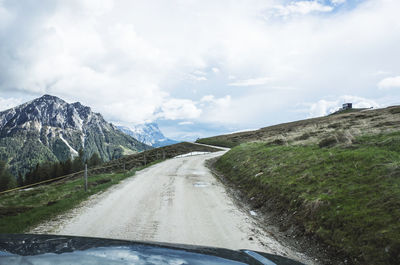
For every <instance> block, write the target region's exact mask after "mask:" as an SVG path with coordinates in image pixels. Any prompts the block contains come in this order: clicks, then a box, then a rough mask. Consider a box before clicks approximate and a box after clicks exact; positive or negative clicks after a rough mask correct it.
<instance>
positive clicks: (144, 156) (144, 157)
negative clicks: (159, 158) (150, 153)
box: [143, 154, 146, 165]
mask: <svg viewBox="0 0 400 265" xmlns="http://www.w3.org/2000/svg"><path fill="white" fill-rule="evenodd" d="M143 160H144V165H146V155H145V154H143Z"/></svg>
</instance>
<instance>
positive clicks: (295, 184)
mask: <svg viewBox="0 0 400 265" xmlns="http://www.w3.org/2000/svg"><path fill="white" fill-rule="evenodd" d="M216 168H217V170H219V171H220V172H222V173H223V174H224V175H225V176H226V177H227V178H228V179H229V180H231V181H232V182H233V183H234V184H236V185H237V186H238V187H239V188H240V189H241V190H243V191H244V193H245V194H246V195H247V196H248V197H249V198H251V197H253V200H255V201H256V202H258V206H259V207H262V206H264V205H266V203H267V201H269V202H270V203H273V204H274V205H275V209H276V210H277V211H278V212H279V211H281V212H289V213H291V214H293V216H294V220H295V222H296V223H297V224H300V226H302V227H303V228H304V233H305V234H311V235H317V236H318V237H319V238H320V239H321V240H322V241H324V242H325V243H326V244H329V245H331V246H333V247H335V248H336V249H338V250H340V251H341V252H342V253H344V254H346V255H349V256H350V257H352V258H353V260H358V262H361V264H363V262H364V263H365V262H367V263H368V264H395V263H396V262H398V260H399V259H400V257H399V253H400V133H391V134H381V135H369V136H363V137H360V138H358V139H356V141H355V143H354V144H353V145H352V146H350V147H338V146H337V147H331V148H320V147H319V146H318V145H313V146H274V145H268V144H265V143H245V144H241V145H240V146H237V147H235V148H233V149H232V150H231V151H229V152H228V153H226V154H225V155H224V156H222V157H221V158H220V159H219V160H218V161H217V163H216Z"/></svg>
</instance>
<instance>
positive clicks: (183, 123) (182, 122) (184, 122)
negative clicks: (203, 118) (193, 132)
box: [178, 121, 194, 125]
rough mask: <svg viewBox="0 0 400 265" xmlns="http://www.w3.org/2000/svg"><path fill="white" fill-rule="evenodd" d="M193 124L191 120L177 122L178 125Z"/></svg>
mask: <svg viewBox="0 0 400 265" xmlns="http://www.w3.org/2000/svg"><path fill="white" fill-rule="evenodd" d="M192 124H194V123H193V122H192V121H181V122H179V123H178V125H192Z"/></svg>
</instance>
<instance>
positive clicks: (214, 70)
mask: <svg viewBox="0 0 400 265" xmlns="http://www.w3.org/2000/svg"><path fill="white" fill-rule="evenodd" d="M211 70H212V71H213V72H214V74H218V73H219V71H220V70H219V68H217V67H213V68H211Z"/></svg>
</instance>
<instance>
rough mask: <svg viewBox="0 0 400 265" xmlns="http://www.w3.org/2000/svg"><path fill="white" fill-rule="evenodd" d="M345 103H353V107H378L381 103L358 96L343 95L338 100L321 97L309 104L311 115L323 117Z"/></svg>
mask: <svg viewBox="0 0 400 265" xmlns="http://www.w3.org/2000/svg"><path fill="white" fill-rule="evenodd" d="M343 103H353V108H371V107H372V108H378V107H380V104H378V103H377V102H376V101H374V100H371V99H367V98H362V97H357V96H348V95H346V96H341V97H339V98H338V99H336V100H325V99H321V100H319V101H317V102H316V103H312V104H310V105H309V110H308V111H309V117H321V116H325V115H328V114H330V113H333V112H335V111H337V110H339V109H340V108H341V107H342V104H343Z"/></svg>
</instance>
